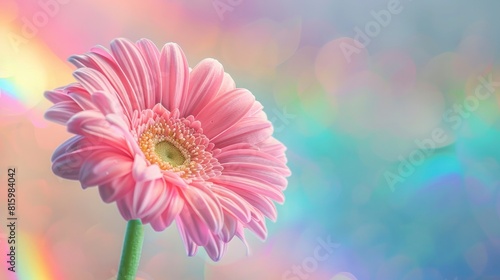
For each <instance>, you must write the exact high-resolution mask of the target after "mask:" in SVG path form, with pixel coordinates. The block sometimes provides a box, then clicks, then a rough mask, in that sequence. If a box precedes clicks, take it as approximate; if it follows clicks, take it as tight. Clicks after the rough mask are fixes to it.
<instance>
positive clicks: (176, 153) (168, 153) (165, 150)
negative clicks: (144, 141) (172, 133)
mask: <svg viewBox="0 0 500 280" xmlns="http://www.w3.org/2000/svg"><path fill="white" fill-rule="evenodd" d="M155 153H156V154H157V155H158V157H159V158H160V159H162V160H163V161H165V162H168V163H170V164H171V165H172V166H173V167H176V166H179V165H182V164H184V162H185V161H186V158H185V157H184V155H183V154H182V152H181V150H179V149H177V147H175V145H173V144H172V143H170V142H168V141H161V142H159V143H157V144H156V146H155Z"/></svg>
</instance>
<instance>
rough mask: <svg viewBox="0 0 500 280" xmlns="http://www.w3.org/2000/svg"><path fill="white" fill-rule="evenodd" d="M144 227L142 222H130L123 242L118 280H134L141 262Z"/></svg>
mask: <svg viewBox="0 0 500 280" xmlns="http://www.w3.org/2000/svg"><path fill="white" fill-rule="evenodd" d="M143 240H144V227H143V225H142V223H141V221H140V220H130V221H128V223H127V232H126V233H125V240H124V241H123V250H122V258H121V260H120V268H119V269H118V280H134V279H135V275H136V274H137V268H138V267H139V261H140V260H141V252H142V242H143Z"/></svg>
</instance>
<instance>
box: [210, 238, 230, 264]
mask: <svg viewBox="0 0 500 280" xmlns="http://www.w3.org/2000/svg"><path fill="white" fill-rule="evenodd" d="M204 247H205V251H207V254H208V256H209V257H210V258H211V259H212V260H213V261H214V262H217V261H219V260H220V259H221V257H222V255H223V254H224V252H225V251H226V247H227V244H226V243H225V242H224V241H222V240H221V239H220V238H218V237H217V236H213V235H210V238H209V240H208V243H207V245H205V246H204Z"/></svg>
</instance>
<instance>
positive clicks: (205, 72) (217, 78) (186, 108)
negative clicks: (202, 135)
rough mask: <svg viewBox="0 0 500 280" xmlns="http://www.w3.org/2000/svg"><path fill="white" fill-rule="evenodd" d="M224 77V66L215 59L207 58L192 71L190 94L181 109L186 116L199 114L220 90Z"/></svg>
mask: <svg viewBox="0 0 500 280" xmlns="http://www.w3.org/2000/svg"><path fill="white" fill-rule="evenodd" d="M223 78H224V68H223V67H222V65H221V64H220V63H219V62H218V61H217V60H215V59H211V58H207V59H204V60H202V61H201V62H200V63H198V65H196V66H195V67H194V69H193V71H191V73H190V80H189V95H188V98H187V99H186V103H184V104H181V106H180V108H179V110H180V111H181V114H183V115H184V116H189V115H197V114H198V112H199V111H200V109H201V108H203V107H205V106H206V104H207V103H208V102H210V101H211V100H212V99H213V97H215V95H216V94H217V92H218V91H219V89H220V87H221V84H222V80H223Z"/></svg>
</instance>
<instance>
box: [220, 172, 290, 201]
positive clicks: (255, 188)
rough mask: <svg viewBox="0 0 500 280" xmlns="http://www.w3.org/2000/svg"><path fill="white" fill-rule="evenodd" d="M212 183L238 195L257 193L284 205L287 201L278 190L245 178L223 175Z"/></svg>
mask: <svg viewBox="0 0 500 280" xmlns="http://www.w3.org/2000/svg"><path fill="white" fill-rule="evenodd" d="M212 182H214V183H215V184H217V185H220V186H223V187H226V188H228V189H230V190H232V191H234V192H236V193H238V194H241V193H243V192H251V193H257V194H261V195H263V196H266V197H269V198H271V199H273V200H275V201H277V202H279V203H282V202H283V201H284V199H285V196H284V195H283V193H282V192H281V191H280V190H279V189H278V188H276V187H274V186H272V185H269V184H265V183H262V182H259V181H256V180H251V179H248V178H244V177H238V176H227V175H222V176H219V177H217V178H213V179H212Z"/></svg>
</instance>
